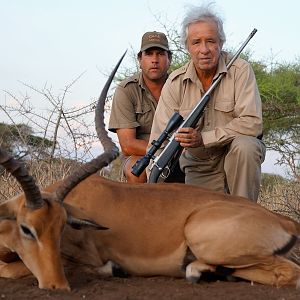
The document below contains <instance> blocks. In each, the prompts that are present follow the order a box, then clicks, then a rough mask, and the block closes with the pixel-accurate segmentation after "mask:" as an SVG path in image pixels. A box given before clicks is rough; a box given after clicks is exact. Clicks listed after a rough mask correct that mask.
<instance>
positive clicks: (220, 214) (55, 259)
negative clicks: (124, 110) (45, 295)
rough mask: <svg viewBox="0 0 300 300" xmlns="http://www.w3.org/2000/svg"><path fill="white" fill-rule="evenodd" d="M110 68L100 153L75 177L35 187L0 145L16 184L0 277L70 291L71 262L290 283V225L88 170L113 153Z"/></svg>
mask: <svg viewBox="0 0 300 300" xmlns="http://www.w3.org/2000/svg"><path fill="white" fill-rule="evenodd" d="M119 63H120V62H119ZM116 68H117V67H116ZM116 68H115V70H114V72H115V71H116ZM114 72H113V73H112V75H111V76H110V78H109V80H108V83H107V84H106V87H105V88H104V90H103V92H102V93H101V95H100V98H99V103H98V106H97V108H96V128H97V133H98V136H99V138H100V140H101V143H102V144H103V146H104V150H105V151H104V153H103V154H101V155H100V156H99V157H97V158H96V159H94V160H92V161H91V162H89V163H87V164H85V165H84V166H83V168H82V169H79V170H78V171H77V172H76V173H75V174H72V175H71V176H70V177H68V178H66V179H64V180H63V181H61V182H57V183H55V184H53V185H51V186H49V187H48V188H46V189H45V191H43V192H40V189H39V188H38V187H37V186H36V185H35V182H34V180H33V179H32V178H31V177H30V176H29V174H28V173H27V171H26V169H25V167H24V166H23V165H22V164H20V163H19V162H18V161H16V160H14V159H13V158H12V157H11V156H10V155H8V154H7V153H6V152H5V151H3V150H2V149H1V148H0V164H2V165H3V166H4V167H5V168H6V170H7V171H8V172H10V173H11V174H13V175H14V176H15V177H16V178H17V180H18V181H19V183H20V184H21V186H22V188H23V190H24V194H21V195H19V196H17V197H15V198H13V199H11V200H9V201H7V202H5V203H2V204H1V205H0V277H8V278H19V277H22V276H25V275H28V274H33V275H34V276H35V277H36V278H37V280H38V282H39V287H40V288H47V289H70V287H69V283H68V281H67V279H66V276H65V272H64V268H65V267H66V266H68V264H72V265H74V264H75V265H78V266H80V267H82V266H85V267H86V268H89V269H90V270H92V271H96V272H98V273H101V274H110V275H113V274H114V273H115V271H116V270H117V271H119V272H120V271H122V272H123V273H128V274H133V275H138V276H151V275H165V276H174V277H180V276H185V277H186V278H187V279H188V280H189V281H192V282H195V281H198V280H199V278H200V277H201V274H202V273H203V272H207V271H208V272H215V271H218V270H226V271H228V270H229V271H230V273H231V275H233V276H237V277H241V278H244V279H247V280H251V281H255V282H259V283H263V284H271V285H276V286H282V285H294V286H297V287H299V286H300V267H299V266H298V265H297V264H295V263H293V262H292V261H290V260H289V259H288V258H286V257H285V255H286V254H288V252H289V251H290V250H291V249H292V248H293V247H294V246H295V244H296V242H297V240H298V238H299V236H300V225H299V223H297V222H295V221H293V220H291V219H289V218H287V217H284V216H281V215H278V214H275V213H272V212H270V211H268V210H267V209H264V208H263V207H261V206H260V205H258V204H255V203H253V202H250V201H249V200H247V199H244V198H241V197H235V196H229V195H224V194H221V193H216V192H212V191H210V190H206V189H202V188H199V187H195V186H188V185H184V184H127V183H120V182H114V181H110V180H108V179H105V178H103V177H100V176H97V175H91V174H93V173H95V172H96V171H98V170H99V169H101V168H103V166H105V165H107V164H108V163H110V162H111V161H112V160H113V159H115V158H116V156H117V155H118V150H117V149H116V147H115V145H114V143H113V142H112V141H111V140H110V139H109V138H108V136H107V133H106V131H105V127H104V124H103V106H104V100H105V98H106V93H107V89H108V87H109V85H110V83H111V80H112V78H113V76H114ZM97 111H98V112H97ZM100 116H101V118H100ZM99 119H101V120H102V123H101V122H100V123H98V121H99Z"/></svg>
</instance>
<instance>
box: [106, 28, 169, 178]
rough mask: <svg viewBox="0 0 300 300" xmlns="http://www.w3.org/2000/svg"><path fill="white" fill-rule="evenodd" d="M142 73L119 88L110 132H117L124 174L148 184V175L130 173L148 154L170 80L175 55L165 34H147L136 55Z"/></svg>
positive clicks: (115, 97)
mask: <svg viewBox="0 0 300 300" xmlns="http://www.w3.org/2000/svg"><path fill="white" fill-rule="evenodd" d="M137 58H138V61H139V65H140V69H141V72H140V73H138V74H136V75H133V76H132V77H130V78H128V79H125V80H123V81H122V82H121V83H120V84H119V85H118V87H117V88H116V91H115V94H114V97H113V103H112V109H111V115H110V121H109V130H110V131H112V132H116V133H117V136H118V139H119V142H120V146H121V149H122V160H123V165H122V173H123V175H124V176H125V178H126V181H127V182H142V183H143V182H146V181H147V177H146V173H145V172H143V173H142V174H141V175H140V176H139V177H136V176H134V175H132V174H131V168H132V166H133V165H134V164H135V162H136V161H137V160H138V159H139V158H141V157H142V156H144V155H145V154H146V148H147V145H148V142H149V136H150V131H151V126H152V120H153V117H154V112H155V110H156V107H157V103H158V99H159V97H160V93H161V90H162V87H163V85H164V83H165V81H166V79H167V78H168V69H169V67H170V63H171V59H172V53H171V51H170V50H169V45H168V40H167V37H166V36H165V34H164V33H162V32H156V31H153V32H146V33H145V34H144V35H143V37H142V42H141V49H140V52H139V53H138V55H137Z"/></svg>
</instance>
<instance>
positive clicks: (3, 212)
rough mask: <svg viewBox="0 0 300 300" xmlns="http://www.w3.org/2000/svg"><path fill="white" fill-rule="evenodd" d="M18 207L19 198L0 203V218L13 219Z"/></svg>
mask: <svg viewBox="0 0 300 300" xmlns="http://www.w3.org/2000/svg"><path fill="white" fill-rule="evenodd" d="M19 207H20V200H19V198H14V199H12V200H7V201H5V202H3V203H1V204H0V220H15V219H16V215H17V211H18V209H19Z"/></svg>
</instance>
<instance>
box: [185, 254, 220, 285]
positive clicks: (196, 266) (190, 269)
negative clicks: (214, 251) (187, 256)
mask: <svg viewBox="0 0 300 300" xmlns="http://www.w3.org/2000/svg"><path fill="white" fill-rule="evenodd" d="M215 271H216V267H215V266H212V265H208V264H206V263H205V262H203V261H201V260H195V261H193V262H191V263H190V264H188V265H187V267H186V270H185V278H186V280H187V281H189V282H193V283H197V282H198V281H199V279H200V277H201V275H202V272H215Z"/></svg>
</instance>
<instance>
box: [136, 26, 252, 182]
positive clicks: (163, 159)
mask: <svg viewBox="0 0 300 300" xmlns="http://www.w3.org/2000/svg"><path fill="white" fill-rule="evenodd" d="M256 32H257V29H255V28H254V29H253V30H252V32H251V33H250V35H249V36H248V38H247V39H246V41H245V42H244V43H243V44H242V45H241V47H240V48H239V49H238V51H237V52H236V53H235V54H234V55H233V57H232V58H231V60H230V61H229V62H228V64H227V66H226V67H227V69H229V68H230V67H231V66H232V64H233V63H234V61H235V60H236V59H237V58H238V56H239V55H240V54H241V52H242V51H243V49H244V48H245V47H246V45H247V44H248V42H249V41H250V40H251V38H252V37H253V36H254V35H255V33H256ZM224 76H225V73H221V74H219V76H218V77H217V78H216V79H215V80H214V82H213V83H212V85H211V86H210V87H209V89H208V90H207V91H206V92H205V94H204V95H203V96H202V98H201V99H200V101H199V102H198V103H197V105H196V106H195V107H194V109H193V110H192V111H191V112H190V114H189V115H188V117H187V118H186V119H185V120H183V117H182V116H181V115H180V114H179V113H177V112H175V113H174V114H173V116H172V117H171V119H170V121H169V122H168V124H167V126H166V128H165V130H164V131H163V133H162V134H161V135H160V136H159V138H158V139H157V140H153V141H152V143H151V144H152V147H151V148H150V149H149V150H148V152H147V153H146V155H145V156H143V157H142V158H141V159H139V160H138V161H137V162H136V163H135V165H134V166H133V167H132V171H131V173H132V174H133V175H135V176H140V175H141V173H142V172H143V171H144V170H145V168H146V167H147V166H148V164H149V163H150V160H151V159H153V163H152V165H151V167H150V175H149V179H148V182H149V183H155V182H157V181H158V179H159V177H160V176H161V178H162V179H163V180H165V179H166V178H167V177H168V176H169V174H170V173H171V172H172V170H173V168H174V166H175V164H176V163H177V162H178V159H179V157H180V155H181V152H182V150H183V147H182V146H180V143H179V142H177V141H176V140H175V138H174V134H173V135H171V134H172V132H174V131H175V130H176V129H180V128H184V127H192V128H195V127H196V126H197V123H198V121H199V119H200V118H201V116H202V115H203V112H204V110H205V107H206V105H207V104H208V102H209V100H210V95H211V93H212V92H213V90H214V89H215V88H216V87H217V85H218V84H219V83H220V81H221V80H222V78H223V77H224ZM167 138H169V143H168V144H167V145H166V146H165V147H164V149H163V150H162V152H161V153H160V155H159V156H157V157H155V158H154V154H155V152H156V151H157V150H158V149H159V148H160V147H161V145H162V144H163V143H164V142H165V141H166V139H167Z"/></svg>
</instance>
